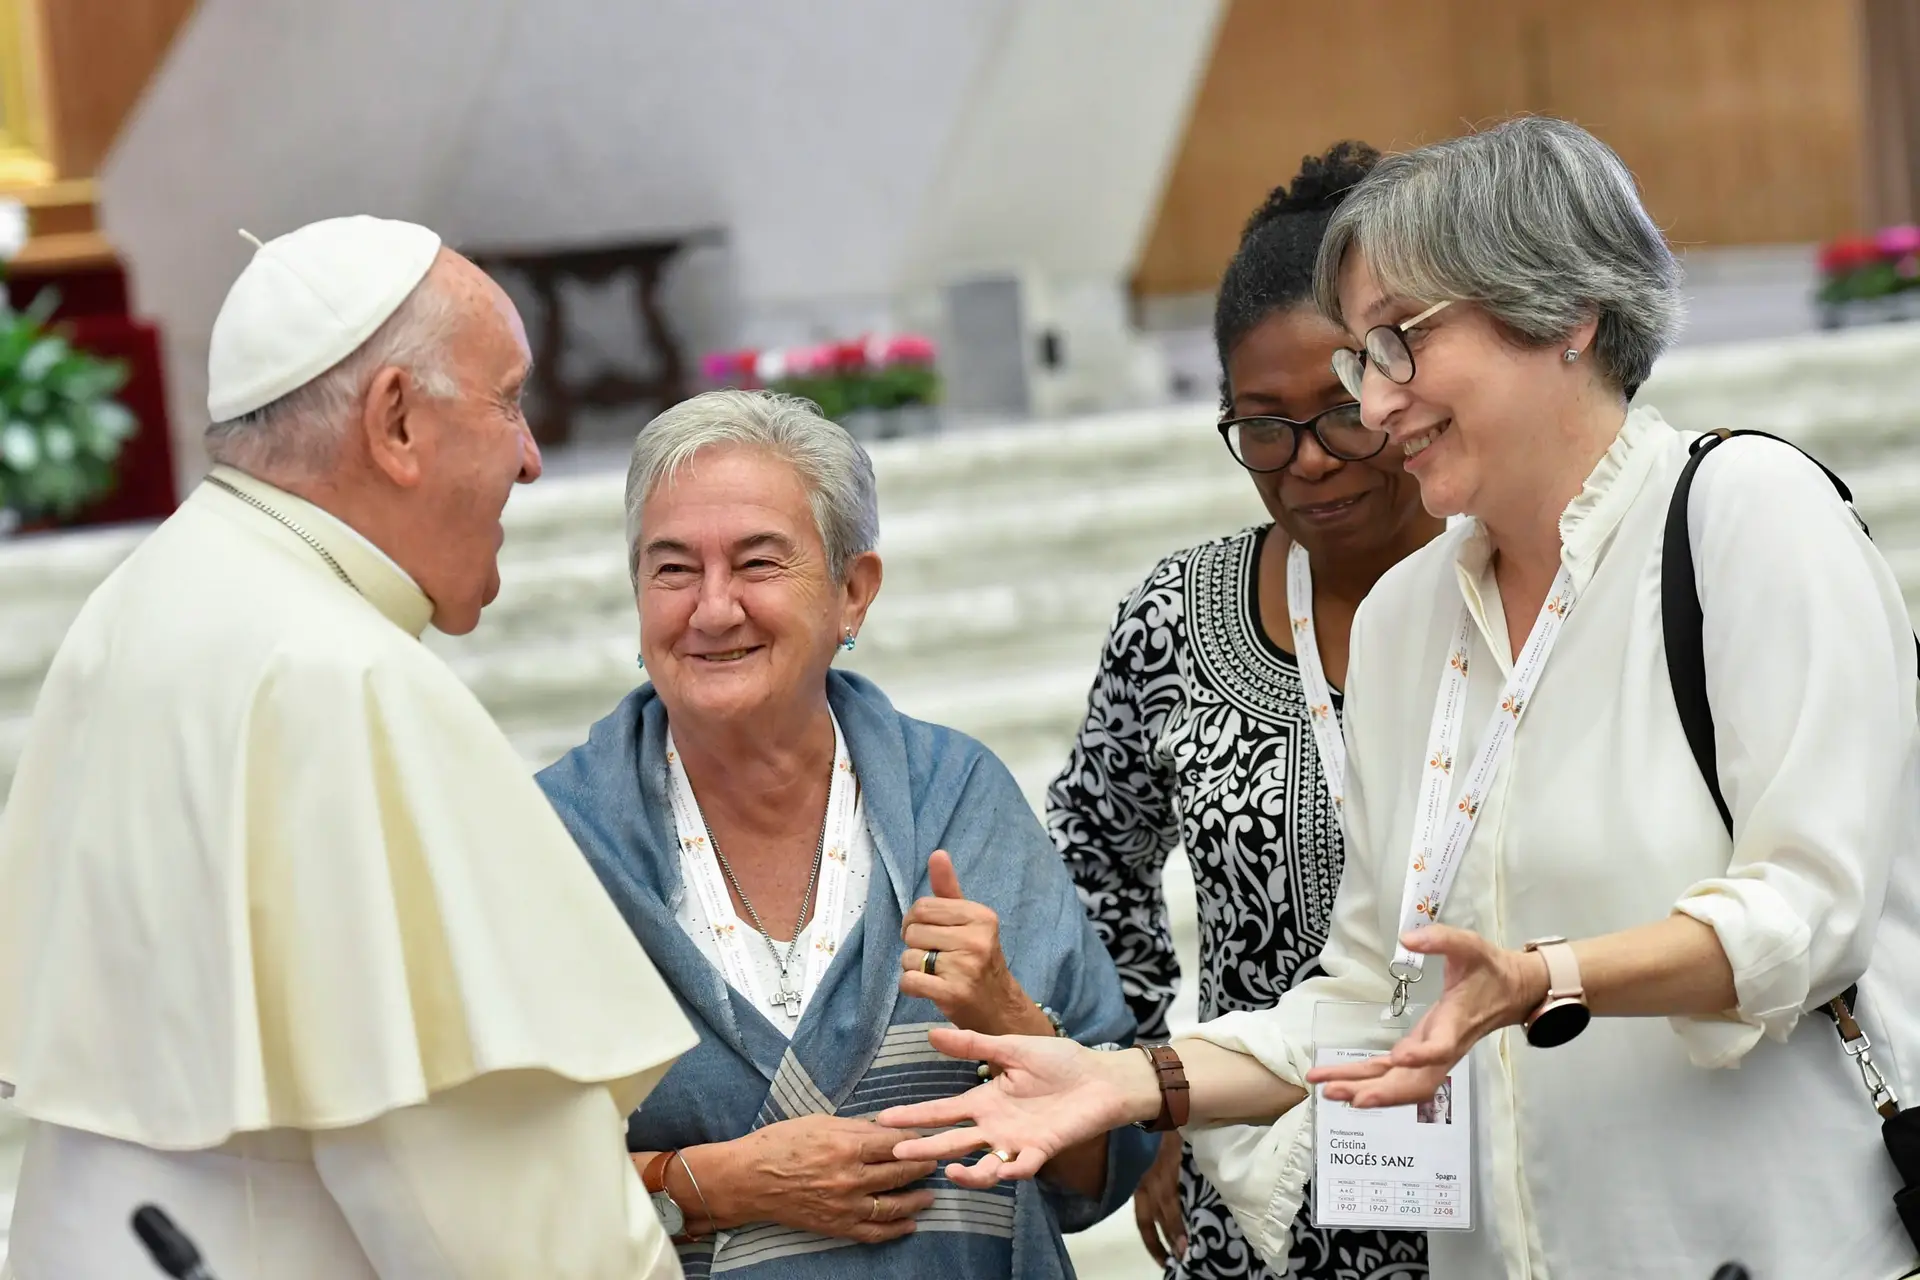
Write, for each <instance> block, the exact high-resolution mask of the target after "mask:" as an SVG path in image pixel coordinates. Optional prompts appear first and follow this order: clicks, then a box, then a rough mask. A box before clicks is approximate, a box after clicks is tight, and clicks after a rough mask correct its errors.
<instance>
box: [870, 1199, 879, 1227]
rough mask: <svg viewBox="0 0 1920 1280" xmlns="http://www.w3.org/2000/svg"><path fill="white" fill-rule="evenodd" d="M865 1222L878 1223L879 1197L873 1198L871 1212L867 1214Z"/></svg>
mask: <svg viewBox="0 0 1920 1280" xmlns="http://www.w3.org/2000/svg"><path fill="white" fill-rule="evenodd" d="M867 1221H868V1222H878V1221H880V1197H879V1196H875V1197H873V1211H872V1212H871V1213H869V1214H867Z"/></svg>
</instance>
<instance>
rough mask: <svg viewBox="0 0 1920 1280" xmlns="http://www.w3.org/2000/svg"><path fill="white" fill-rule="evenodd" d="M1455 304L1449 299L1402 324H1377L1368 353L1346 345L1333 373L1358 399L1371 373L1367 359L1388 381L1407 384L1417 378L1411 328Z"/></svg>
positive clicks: (1335, 360) (1336, 356) (1369, 338)
mask: <svg viewBox="0 0 1920 1280" xmlns="http://www.w3.org/2000/svg"><path fill="white" fill-rule="evenodd" d="M1452 305H1453V300H1452V299H1451V298H1449V299H1448V300H1447V301H1445V302H1436V303H1434V304H1433V305H1432V306H1430V307H1428V308H1427V309H1426V310H1425V311H1422V312H1421V313H1420V314H1419V315H1417V316H1415V317H1414V318H1413V319H1411V320H1403V321H1401V322H1400V323H1399V324H1377V325H1375V326H1374V327H1373V328H1371V329H1369V330H1367V342H1366V347H1367V349H1366V352H1365V353H1364V354H1362V353H1361V352H1358V351H1355V350H1354V349H1353V348H1351V347H1342V348H1340V350H1338V351H1336V352H1334V353H1333V376H1334V377H1336V378H1338V379H1340V385H1341V386H1343V387H1345V388H1346V389H1347V394H1348V395H1350V396H1352V397H1353V398H1354V399H1355V400H1358V399H1359V398H1360V379H1361V377H1362V376H1364V375H1365V374H1366V372H1367V362H1368V361H1369V360H1371V361H1372V362H1373V367H1374V368H1376V369H1378V370H1379V371H1380V372H1381V373H1384V374H1386V375H1387V381H1389V382H1393V383H1397V384H1399V385H1400V386H1403V387H1404V386H1406V385H1407V384H1408V383H1409V382H1412V381H1413V349H1412V348H1410V347H1409V346H1407V337H1406V335H1407V330H1409V329H1411V328H1413V327H1414V326H1415V325H1417V324H1420V323H1422V322H1423V321H1426V320H1430V319H1432V318H1433V317H1434V316H1435V315H1438V314H1439V313H1440V312H1441V311H1444V310H1445V309H1446V308H1448V307H1450V306H1452Z"/></svg>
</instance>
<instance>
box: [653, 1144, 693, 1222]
mask: <svg viewBox="0 0 1920 1280" xmlns="http://www.w3.org/2000/svg"><path fill="white" fill-rule="evenodd" d="M673 1156H674V1153H673V1152H671V1151H662V1152H661V1153H660V1154H658V1155H656V1156H655V1157H654V1158H653V1159H651V1160H649V1161H647V1167H646V1168H645V1169H642V1170H641V1171H640V1185H641V1186H643V1187H645V1188H646V1189H647V1195H648V1197H649V1198H650V1199H651V1200H652V1201H653V1211H654V1212H655V1213H656V1214H658V1215H660V1225H661V1227H662V1228H664V1229H665V1230H666V1233H667V1238H668V1239H669V1240H671V1241H672V1242H673V1243H674V1244H688V1243H690V1242H691V1241H692V1240H693V1237H692V1236H690V1235H688V1234H687V1215H686V1212H685V1211H684V1210H683V1209H681V1207H680V1206H679V1205H677V1204H675V1203H674V1200H673V1197H672V1196H671V1195H669V1194H668V1193H667V1165H668V1164H669V1163H671V1162H672V1160H673Z"/></svg>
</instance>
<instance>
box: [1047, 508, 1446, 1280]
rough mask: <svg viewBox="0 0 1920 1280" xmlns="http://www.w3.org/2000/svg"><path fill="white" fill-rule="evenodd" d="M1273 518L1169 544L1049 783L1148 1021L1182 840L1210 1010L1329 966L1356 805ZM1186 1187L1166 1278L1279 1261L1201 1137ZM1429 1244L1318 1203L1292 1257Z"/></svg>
mask: <svg viewBox="0 0 1920 1280" xmlns="http://www.w3.org/2000/svg"><path fill="white" fill-rule="evenodd" d="M1269 528H1271V526H1261V527H1259V528H1254V529H1248V530H1245V531H1243V532H1241V533H1238V534H1235V535H1233V536H1232V537H1229V538H1222V539H1220V540H1218V541H1215V542H1209V543H1204V544H1202V545H1200V546H1197V547H1192V548H1189V549H1188V550H1186V551H1182V552H1179V553H1178V554H1176V555H1172V556H1169V557H1167V558H1166V559H1165V560H1162V561H1161V562H1160V563H1159V564H1158V565H1157V566H1155V568H1154V570H1153V572H1152V573H1151V574H1149V575H1148V576H1147V579H1146V581H1145V582H1143V583H1141V584H1140V586H1139V588H1138V589H1137V590H1135V591H1134V593H1133V594H1132V595H1131V596H1129V597H1128V598H1127V600H1126V601H1125V602H1124V603H1122V605H1121V606H1120V610H1119V613H1118V614H1117V616H1116V617H1115V619H1114V623H1113V629H1112V631H1111V632H1110V633H1109V634H1108V636H1107V643H1106V648H1105V649H1104V650H1103V651H1102V654H1101V661H1100V674H1099V676H1098V677H1097V678H1096V679H1095V681H1094V686H1093V692H1092V694H1091V696H1090V697H1089V699H1088V705H1087V718H1086V722H1085V724H1084V725H1082V727H1081V729H1080V736H1079V738H1078V740H1077V741H1076V742H1075V743H1074V747H1073V754H1072V756H1071V757H1070V758H1069V759H1068V761H1067V767H1066V769H1065V770H1063V771H1062V772H1061V774H1060V776H1059V777H1058V778H1057V779H1055V780H1054V783H1053V785H1052V787H1050V788H1049V789H1048V792H1047V827H1048V830H1049V831H1050V832H1051V833H1052V835H1053V840H1054V843H1055V845H1057V846H1058V847H1059V849H1060V851H1061V854H1062V855H1063V856H1064V857H1065V858H1066V860H1067V865H1068V867H1069V868H1070V869H1071V871H1072V872H1073V878H1074V882H1075V884H1076V885H1078V887H1079V890H1080V897H1081V900H1082V901H1083V902H1085V903H1086V906H1087V910H1088V913H1089V914H1090V915H1091V916H1092V917H1093V921H1094V924H1095V927H1096V928H1097V929H1098V931H1099V933H1100V937H1101V940H1102V941H1103V942H1105V943H1106V946H1107V950H1108V952H1110V953H1111V954H1112V956H1113V960H1114V964H1115V965H1116V966H1118V968H1119V970H1120V982H1121V986H1122V988H1123V990H1124V991H1125V992H1126V997H1127V1001H1128V1003H1129V1004H1130V1005H1131V1006H1132V1008H1133V1012H1134V1016H1135V1018H1136V1019H1138V1021H1139V1024H1140V1034H1141V1035H1142V1036H1143V1037H1145V1038H1149V1039H1164V1038H1165V1037H1166V1035H1167V1010H1168V1009H1169V1007H1170V1006H1171V1005H1172V1004H1173V998H1174V990H1175V987H1176V986H1177V984H1178V981H1179V976H1180V974H1179V965H1178V963H1177V961H1176V960H1175V958H1174V950H1173V935H1172V933H1171V931H1170V930H1169V928H1168V922H1167V906H1166V900H1165V898H1164V896H1163V895H1162V892H1161V881H1160V877H1161V869H1162V868H1163V867H1164V866H1165V865H1166V860H1167V856H1168V854H1169V853H1171V852H1172V850H1173V848H1174V846H1175V845H1177V844H1184V845H1185V846H1186V850H1187V857H1188V860H1189V862H1190V863H1191V865H1192V867H1193V879H1194V885H1195V888H1196V890H1197V892H1198V897H1199V914H1200V992H1199V996H1200V1016H1201V1017H1202V1018H1203V1019H1204V1018H1213V1017H1218V1016H1219V1015H1221V1014H1223V1013H1228V1012H1232V1011H1234V1010H1238V1009H1265V1008H1269V1007H1271V1006H1272V1005H1273V1004H1275V1003H1276V1002H1277V1001H1278V1000H1279V998H1280V995H1281V993H1282V992H1284V991H1286V990H1287V989H1288V988H1289V987H1291V986H1293V985H1294V983H1296V982H1298V981H1300V980H1301V979H1302V978H1305V977H1307V976H1308V975H1309V974H1311V973H1312V972H1314V971H1316V969H1317V967H1318V957H1319V954H1320V949H1321V947H1322V946H1323V945H1324V944H1325V942H1326V940H1327V924H1328V917H1329V916H1330V915H1331V913H1332V910H1333V899H1334V894H1335V892H1336V891H1337V890H1338V888H1339V885H1340V870H1341V865H1342V863H1343V861H1344V857H1345V849H1344V846H1343V843H1342V840H1341V835H1340V822H1339V818H1338V816H1337V814H1336V812H1335V810H1334V806H1333V801H1332V799H1331V798H1330V797H1329V796H1328V795H1327V788H1326V784H1325V782H1324V781H1323V778H1322V774H1321V772H1320V755H1319V751H1318V749H1317V748H1316V747H1315V746H1314V741H1313V729H1312V726H1311V724H1310V723H1309V719H1308V713H1307V704H1306V698H1305V696H1304V694H1303V693H1302V691H1301V685H1300V672H1299V667H1298V666H1297V665H1296V664H1295V662H1294V659H1293V655H1291V654H1289V653H1286V652H1284V651H1282V650H1280V649H1279V648H1277V647H1275V645H1274V644H1273V642H1272V641H1271V640H1270V639H1268V637H1267V634H1266V631H1265V629H1264V628H1263V627H1262V626H1261V625H1260V603H1259V576H1258V575H1259V565H1260V547H1261V543H1262V541H1263V539H1264V537H1265V535H1266V532H1267V530H1268V529H1269ZM1335 704H1336V707H1337V706H1338V695H1336V697H1335ZM1180 1200H1181V1204H1182V1207H1183V1209H1184V1212H1185V1216H1186V1222H1187V1239H1188V1245H1187V1252H1186V1256H1185V1258H1184V1259H1180V1260H1177V1261H1175V1262H1172V1263H1169V1264H1168V1267H1167V1275H1168V1276H1169V1277H1171V1278H1174V1280H1226V1278H1228V1277H1257V1278H1261V1280H1264V1278H1266V1277H1270V1276H1273V1275H1274V1273H1273V1272H1272V1271H1269V1270H1268V1269H1267V1268H1266V1267H1265V1266H1264V1265H1263V1264H1262V1263H1261V1261H1260V1259H1259V1257H1258V1256H1257V1255H1256V1254H1255V1253H1254V1252H1253V1249H1252V1248H1251V1246H1249V1245H1248V1244H1247V1241H1246V1239H1245V1237H1244V1236H1242V1235H1241V1232H1240V1227H1239V1224H1238V1223H1236V1222H1235V1221H1234V1220H1233V1216H1232V1214H1230V1213H1229V1212H1228V1211H1227V1208H1226V1206H1225V1205H1224V1204H1223V1203H1222V1202H1221V1200H1220V1197H1219V1195H1218V1194H1217V1193H1216V1192H1215V1191H1214V1189H1213V1188H1212V1187H1211V1186H1210V1185H1208V1183H1207V1181H1206V1180H1205V1179H1204V1178H1202V1177H1200V1175H1199V1174H1198V1173H1197V1172H1196V1171H1195V1169H1194V1167H1193V1157H1192V1153H1191V1152H1190V1151H1189V1152H1188V1153H1187V1154H1186V1156H1185V1159H1184V1160H1183V1163H1182V1167H1181V1177H1180ZM1308 1203H1309V1204H1311V1199H1310V1198H1309V1201H1308ZM1426 1258H1427V1246H1426V1238H1425V1237H1424V1236H1423V1235H1420V1234H1413V1233H1405V1232H1388V1231H1347V1230H1333V1231H1321V1230H1318V1229H1316V1228H1314V1227H1312V1226H1311V1225H1309V1223H1308V1218H1307V1210H1305V1209H1303V1210H1302V1211H1301V1216H1300V1221H1299V1223H1298V1224H1297V1225H1296V1227H1295V1229H1294V1242H1293V1254H1292V1259H1291V1262H1292V1270H1291V1271H1289V1272H1288V1273H1287V1274H1288V1275H1290V1276H1293V1277H1300V1278H1302V1280H1410V1278H1411V1277H1423V1276H1425V1275H1426V1274H1427V1262H1426Z"/></svg>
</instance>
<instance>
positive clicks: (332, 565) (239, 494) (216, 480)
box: [207, 476, 360, 592]
mask: <svg viewBox="0 0 1920 1280" xmlns="http://www.w3.org/2000/svg"><path fill="white" fill-rule="evenodd" d="M207 483H208V484H210V485H212V486H213V487H214V488H216V489H224V490H226V491H227V492H228V493H230V494H232V495H233V496H234V497H236V498H238V499H240V501H242V502H244V503H246V504H247V505H248V506H250V507H252V508H254V509H255V510H256V511H263V512H265V513H266V514H267V515H269V516H271V517H273V518H274V519H275V520H278V521H279V522H280V523H281V524H283V525H285V526H286V527H287V528H289V529H291V530H293V532H294V535H295V536H296V537H298V538H299V539H300V541H302V542H304V543H306V544H307V545H308V546H310V547H312V548H313V549H314V552H315V554H317V555H318V556H319V557H320V558H321V559H322V560H325V561H326V562H327V568H329V569H331V570H333V572H334V576H335V577H337V578H339V579H340V581H342V582H344V583H346V584H347V585H348V586H350V587H353V589H354V591H355V592H358V591H359V590H360V588H359V587H357V586H354V581H353V579H352V578H349V577H348V576H347V571H346V570H345V569H342V568H341V567H340V562H339V561H338V560H335V559H334V558H333V553H332V552H331V551H329V550H327V549H326V548H325V547H323V546H321V545H320V539H318V538H316V537H314V536H313V535H312V534H310V533H308V532H307V531H306V530H305V529H302V528H301V527H300V526H299V525H297V524H295V523H294V522H293V521H291V520H289V519H287V518H286V517H285V516H283V515H281V514H280V513H279V512H278V511H275V510H274V509H273V508H272V507H270V506H268V505H267V504H266V503H264V502H262V501H260V499H258V498H256V497H254V496H253V495H252V494H250V493H247V492H245V491H243V490H240V489H236V488H234V487H233V486H232V485H230V484H228V483H227V482H226V481H225V480H222V479H221V478H220V477H219V476H208V477H207Z"/></svg>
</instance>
